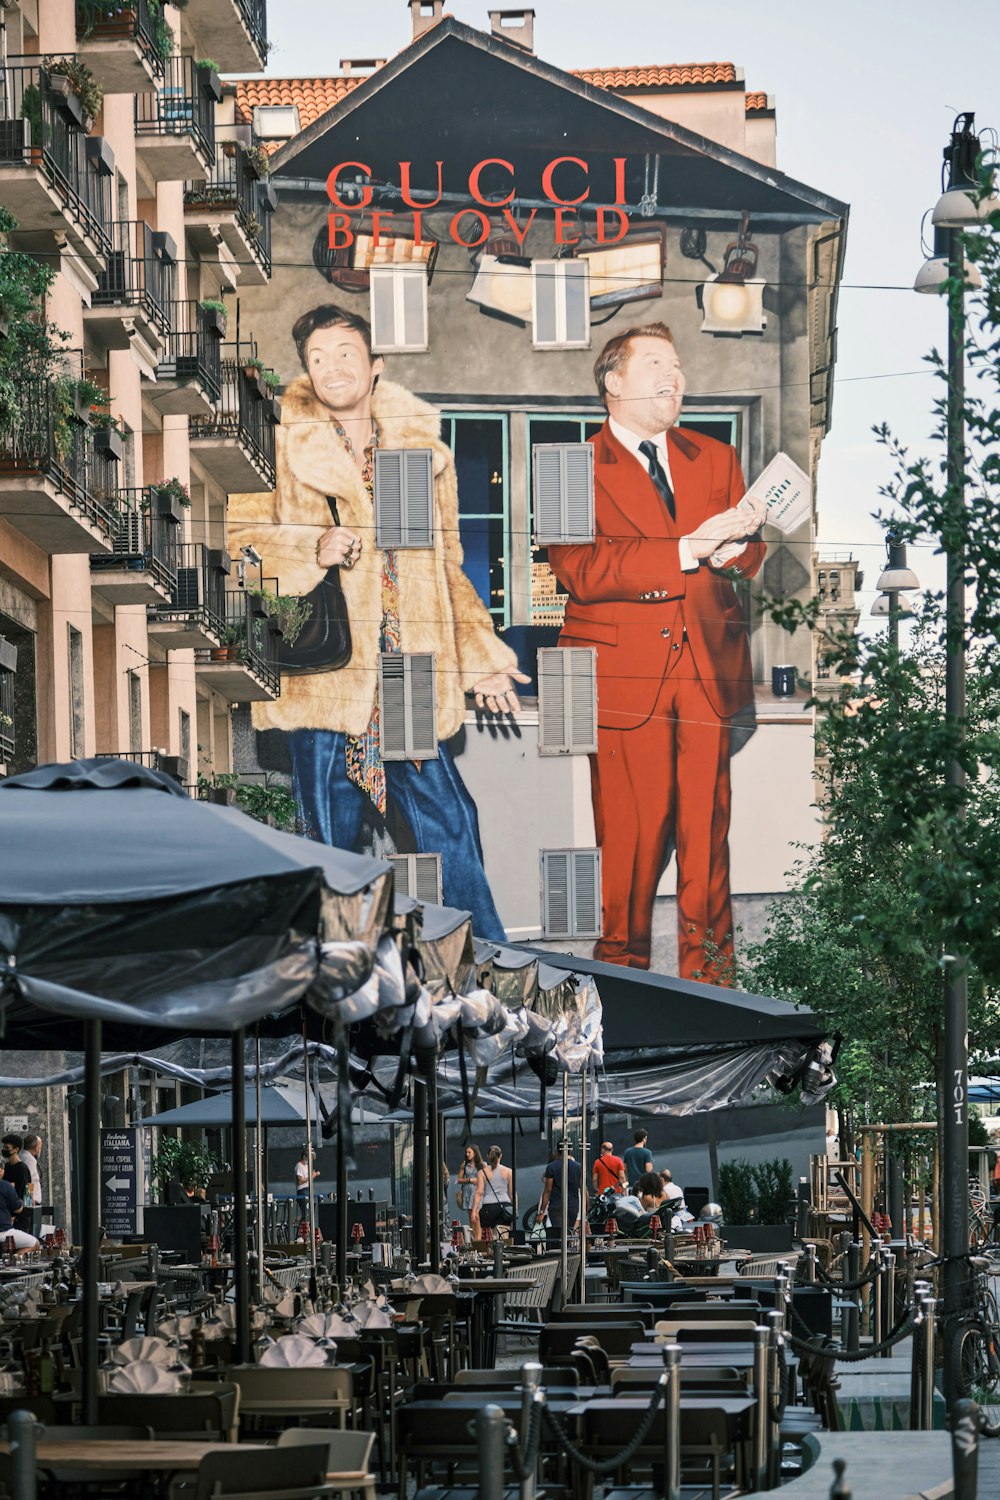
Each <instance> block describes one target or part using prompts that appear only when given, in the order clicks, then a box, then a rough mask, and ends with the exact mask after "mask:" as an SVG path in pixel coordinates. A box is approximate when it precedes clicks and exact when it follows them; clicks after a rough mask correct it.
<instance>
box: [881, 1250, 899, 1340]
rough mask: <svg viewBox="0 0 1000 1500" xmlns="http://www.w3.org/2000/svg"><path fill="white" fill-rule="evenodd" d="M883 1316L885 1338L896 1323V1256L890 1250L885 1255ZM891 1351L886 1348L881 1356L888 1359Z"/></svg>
mask: <svg viewBox="0 0 1000 1500" xmlns="http://www.w3.org/2000/svg"><path fill="white" fill-rule="evenodd" d="M883 1316H884V1318H885V1333H884V1335H883V1337H884V1338H886V1339H887V1338H888V1337H889V1335H890V1333H891V1332H892V1330H893V1328H894V1327H895V1323H896V1257H895V1255H894V1254H893V1253H892V1251H891V1250H889V1251H887V1252H886V1256H885V1311H884V1313H883ZM891 1353H892V1350H891V1349H888V1348H887V1349H886V1351H885V1353H884V1354H883V1356H882V1358H883V1359H888V1358H889V1356H890V1354H891Z"/></svg>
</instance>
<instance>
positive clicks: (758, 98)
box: [744, 94, 771, 113]
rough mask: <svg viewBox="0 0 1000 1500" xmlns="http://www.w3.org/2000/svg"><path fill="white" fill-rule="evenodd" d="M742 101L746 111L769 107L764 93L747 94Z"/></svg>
mask: <svg viewBox="0 0 1000 1500" xmlns="http://www.w3.org/2000/svg"><path fill="white" fill-rule="evenodd" d="M744 103H745V104H746V107H747V113H749V112H750V110H752V109H770V107H771V106H770V105H769V104H768V102H767V95H766V94H747V95H746V96H745V99H744Z"/></svg>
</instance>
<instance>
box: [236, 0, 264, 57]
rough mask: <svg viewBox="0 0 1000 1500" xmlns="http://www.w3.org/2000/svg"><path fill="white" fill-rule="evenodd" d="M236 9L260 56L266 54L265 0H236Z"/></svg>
mask: <svg viewBox="0 0 1000 1500" xmlns="http://www.w3.org/2000/svg"><path fill="white" fill-rule="evenodd" d="M236 9H237V10H238V11H239V13H240V16H241V17H242V20H243V24H244V26H245V27H246V29H247V31H249V33H250V38H251V40H252V42H253V44H254V46H255V47H256V48H257V51H258V52H259V53H260V55H261V57H266V56H267V0H236Z"/></svg>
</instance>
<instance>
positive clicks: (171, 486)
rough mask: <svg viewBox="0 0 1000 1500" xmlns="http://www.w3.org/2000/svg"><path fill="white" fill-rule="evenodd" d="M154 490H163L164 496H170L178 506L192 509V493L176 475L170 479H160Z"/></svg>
mask: <svg viewBox="0 0 1000 1500" xmlns="http://www.w3.org/2000/svg"><path fill="white" fill-rule="evenodd" d="M153 489H154V490H161V491H162V492H163V493H164V494H167V495H170V496H171V498H172V499H174V500H176V501H177V503H178V505H183V506H184V508H185V510H188V509H190V506H191V494H190V491H189V490H188V487H187V485H186V484H184V483H182V481H181V480H179V479H178V478H177V475H176V474H174V475H173V476H172V478H170V479H158V480H157V481H156V483H155V484H154V485H153Z"/></svg>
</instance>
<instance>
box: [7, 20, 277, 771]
mask: <svg viewBox="0 0 1000 1500" xmlns="http://www.w3.org/2000/svg"><path fill="white" fill-rule="evenodd" d="M0 21H2V23H3V30H2V33H0V36H2V78H3V89H2V92H0V204H2V205H3V208H4V209H5V210H7V211H8V213H9V215H10V216H11V217H10V219H9V220H7V219H5V220H4V226H5V232H4V233H3V235H2V236H0V287H2V289H3V290H0V298H2V297H3V296H6V300H7V303H8V306H7V308H6V309H2V310H0V316H3V317H4V320H5V327H4V328H3V330H2V331H3V332H4V334H5V338H4V339H3V340H0V343H2V345H3V351H2V352H0V763H2V766H3V768H4V770H5V772H6V773H8V774H9V773H10V772H12V771H15V770H20V769H23V768H26V767H28V766H31V765H32V764H34V763H35V762H37V761H59V760H68V759H70V758H72V757H79V756H91V755H95V754H96V755H127V756H129V757H130V758H133V759H136V758H138V759H144V760H148V761H151V762H152V763H155V764H161V765H165V766H166V768H167V769H169V770H171V771H172V772H173V773H174V774H176V775H177V776H178V777H179V778H180V780H181V781H183V782H184V783H185V784H192V783H194V782H195V781H196V780H197V776H198V774H199V772H201V773H202V774H205V775H209V776H211V775H212V774H213V773H217V772H220V771H226V770H228V769H229V768H230V767H231V754H232V752H231V729H230V725H231V719H232V709H233V706H234V705H237V704H241V703H245V702H249V701H252V700H254V699H259V698H267V697H274V696H276V695H277V694H278V692H279V677H278V669H277V653H276V634H275V629H274V621H273V620H271V619H270V618H269V616H268V602H267V600H268V593H269V592H270V593H273V592H274V591H275V587H276V585H275V582H274V580H273V579H272V580H271V581H270V582H267V578H268V574H267V564H266V560H264V563H263V567H262V566H261V562H260V560H259V559H250V560H249V561H247V560H246V559H243V558H239V559H237V560H236V561H235V562H234V561H233V560H232V559H231V558H230V557H229V555H228V553H227V550H226V544H227V522H226V512H227V497H228V494H229V493H230V492H232V491H234V490H240V491H244V492H246V491H251V492H252V491H254V490H257V489H261V490H268V489H270V488H271V487H272V485H273V483H274V424H275V423H276V422H277V421H278V420H279V419H280V410H279V406H278V403H277V402H276V401H275V400H274V399H273V396H272V395H271V387H270V386H269V384H268V380H267V378H266V377H267V370H266V363H265V362H266V360H267V350H266V348H265V347H264V346H263V345H261V346H260V347H259V348H258V341H257V338H256V332H255V329H254V328H253V327H252V326H251V325H250V324H249V323H248V321H247V319H246V317H245V316H244V317H242V318H241V315H240V299H241V295H242V293H243V290H244V288H246V287H248V286H251V285H256V286H261V285H263V284H265V283H266V282H267V280H268V278H269V276H270V270H271V262H270V223H271V219H270V216H271V212H272V211H273V208H274V202H275V200H274V194H273V191H272V189H271V188H270V186H269V184H268V182H267V179H266V174H265V165H266V157H265V156H264V153H263V152H261V151H260V150H259V149H258V148H257V144H256V142H255V139H254V136H253V132H252V129H251V126H250V123H249V120H248V119H246V118H244V116H243V115H242V114H241V112H240V110H239V109H238V107H237V105H236V101H235V97H234V94H233V92H232V91H231V90H229V89H227V88H226V87H225V86H224V85H223V84H222V83H221V81H220V77H219V75H220V73H225V72H240V73H248V72H249V73H252V72H254V71H256V70H260V69H262V68H263V65H264V60H265V56H266V51H267V28H266V13H265V0H184V3H183V4H181V3H179V0H178V3H174V4H167V3H162V4H161V3H160V0H2V3H0ZM25 256H28V257H31V262H28V261H27V260H25V259H24V257H25ZM39 265H40V266H41V267H43V268H45V269H44V273H43V274H44V279H45V280H47V281H48V285H47V287H46V288H45V289H44V293H43V296H42V297H41V298H37V297H36V298H35V299H34V302H32V299H31V296H30V292H29V293H28V294H26V292H25V287H26V286H29V284H33V283H34V282H35V281H37V267H38V266H39ZM26 297H27V300H25V299H26ZM42 303H44V305H42ZM46 321H47V322H48V324H49V326H50V329H51V333H50V335H48V336H47V337H43V336H40V335H39V332H38V330H39V328H40V327H41V325H42V324H44V322H46Z"/></svg>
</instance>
